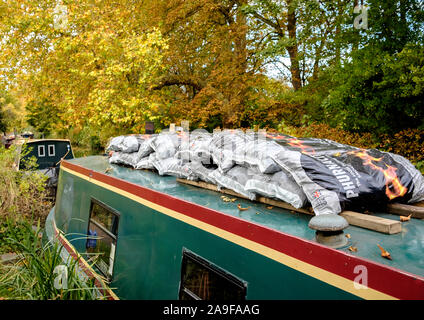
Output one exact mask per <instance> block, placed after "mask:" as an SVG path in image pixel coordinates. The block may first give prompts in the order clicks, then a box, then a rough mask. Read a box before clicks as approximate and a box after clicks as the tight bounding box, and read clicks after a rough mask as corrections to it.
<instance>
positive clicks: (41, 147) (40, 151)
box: [38, 146, 46, 157]
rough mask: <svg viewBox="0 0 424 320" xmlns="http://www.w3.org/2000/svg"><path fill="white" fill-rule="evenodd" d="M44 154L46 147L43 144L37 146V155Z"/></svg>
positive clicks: (42, 155) (41, 155) (43, 155)
mask: <svg viewBox="0 0 424 320" xmlns="http://www.w3.org/2000/svg"><path fill="white" fill-rule="evenodd" d="M45 156H46V148H45V147H44V146H38V157H45Z"/></svg>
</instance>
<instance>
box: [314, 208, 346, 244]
mask: <svg viewBox="0 0 424 320" xmlns="http://www.w3.org/2000/svg"><path fill="white" fill-rule="evenodd" d="M348 226H349V223H348V222H347V221H346V219H345V218H343V217H341V216H339V215H335V214H321V215H318V216H315V217H313V218H312V219H311V220H310V221H309V228H311V229H313V230H316V233H315V238H316V241H317V242H318V243H321V244H323V245H326V246H329V247H331V248H335V249H337V248H341V247H344V246H346V245H347V244H348V239H347V238H346V237H345V236H344V232H343V230H344V229H346V228H347V227H348Z"/></svg>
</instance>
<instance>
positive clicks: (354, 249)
mask: <svg viewBox="0 0 424 320" xmlns="http://www.w3.org/2000/svg"><path fill="white" fill-rule="evenodd" d="M348 250H349V251H352V252H357V251H358V248H357V247H352V246H350V247H349V248H348Z"/></svg>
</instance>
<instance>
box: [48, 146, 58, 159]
mask: <svg viewBox="0 0 424 320" xmlns="http://www.w3.org/2000/svg"><path fill="white" fill-rule="evenodd" d="M47 148H48V149H47V150H48V152H49V157H54V156H55V153H56V152H55V147H54V144H49V146H48V147H47Z"/></svg>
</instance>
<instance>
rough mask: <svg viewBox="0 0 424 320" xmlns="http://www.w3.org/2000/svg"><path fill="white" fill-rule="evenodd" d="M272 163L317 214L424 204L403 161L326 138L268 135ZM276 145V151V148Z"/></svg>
mask: <svg viewBox="0 0 424 320" xmlns="http://www.w3.org/2000/svg"><path fill="white" fill-rule="evenodd" d="M267 138H268V139H270V140H273V141H274V144H275V146H274V148H273V152H272V154H271V155H270V156H271V157H272V159H273V160H274V161H275V162H276V163H277V164H278V165H280V166H281V167H282V168H283V169H285V170H287V171H288V172H289V173H290V174H291V175H292V176H293V178H294V179H295V181H296V182H297V183H298V184H299V186H301V187H302V189H303V191H304V193H305V194H306V196H307V198H308V200H309V202H310V203H311V205H312V207H313V209H314V211H315V214H317V215H318V214H327V213H329V214H338V213H340V212H341V211H343V210H345V209H350V210H355V211H363V210H369V209H371V210H382V211H384V210H385V207H386V205H387V204H388V203H389V202H399V203H414V202H418V201H421V200H423V199H424V178H423V176H422V175H421V173H420V172H419V171H418V170H417V169H416V168H415V167H414V166H413V165H412V164H411V163H410V162H409V161H408V160H407V159H405V158H403V157H401V156H399V155H395V154H391V153H387V152H382V151H379V150H376V149H370V150H366V149H358V148H355V147H352V146H347V145H343V144H339V143H336V142H334V141H331V140H326V139H307V138H305V139H301V138H294V137H289V136H284V135H274V136H271V135H268V136H267ZM277 145H278V147H276V146H277Z"/></svg>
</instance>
